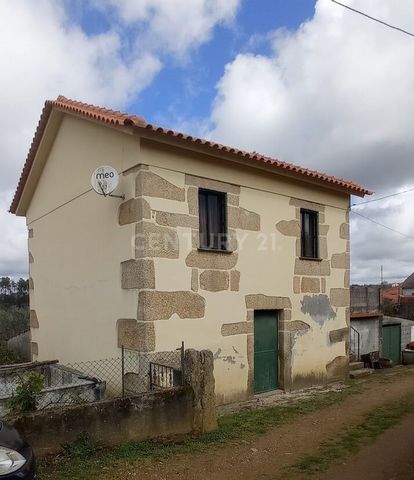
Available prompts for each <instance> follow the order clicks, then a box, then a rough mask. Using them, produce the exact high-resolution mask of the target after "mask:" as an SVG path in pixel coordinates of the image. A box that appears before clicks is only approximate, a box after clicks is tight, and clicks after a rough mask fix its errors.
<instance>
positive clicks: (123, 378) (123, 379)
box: [121, 345, 125, 398]
mask: <svg viewBox="0 0 414 480" xmlns="http://www.w3.org/2000/svg"><path fill="white" fill-rule="evenodd" d="M121 350H122V357H121V375H122V379H121V383H122V398H124V397H125V348H124V346H123V345H122V347H121Z"/></svg>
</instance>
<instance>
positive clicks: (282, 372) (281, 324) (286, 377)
mask: <svg viewBox="0 0 414 480" xmlns="http://www.w3.org/2000/svg"><path fill="white" fill-rule="evenodd" d="M260 307H261V305H258V308H250V309H249V311H250V313H249V312H248V322H249V323H250V325H251V328H250V329H249V330H248V332H249V333H248V335H247V361H248V367H249V370H248V379H247V395H248V396H253V395H255V388H254V326H253V320H254V311H256V310H262V311H266V310H267V311H268V310H270V311H276V312H277V314H278V334H279V335H278V337H279V338H278V387H277V389H278V390H285V391H289V390H291V387H292V368H291V366H292V345H291V335H290V331H289V330H288V329H286V328H285V325H286V322H289V321H290V320H291V315H292V314H291V309H290V308H263V307H262V308H260Z"/></svg>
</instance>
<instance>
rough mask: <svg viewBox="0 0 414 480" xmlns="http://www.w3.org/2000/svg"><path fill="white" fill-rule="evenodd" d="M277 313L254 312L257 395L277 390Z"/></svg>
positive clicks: (255, 386)
mask: <svg viewBox="0 0 414 480" xmlns="http://www.w3.org/2000/svg"><path fill="white" fill-rule="evenodd" d="M277 337H278V331H277V312H276V311H274V310H268V311H261V310H258V311H255V312H254V390H255V393H259V392H266V391H268V390H274V389H276V388H277V379H278V348H277V346H278V339H277Z"/></svg>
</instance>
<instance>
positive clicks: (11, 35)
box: [0, 0, 414, 283]
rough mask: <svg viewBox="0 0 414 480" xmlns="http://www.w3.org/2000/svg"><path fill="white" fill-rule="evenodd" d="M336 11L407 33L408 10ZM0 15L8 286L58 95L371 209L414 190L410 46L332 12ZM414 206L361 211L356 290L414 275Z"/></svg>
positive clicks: (3, 255)
mask: <svg viewBox="0 0 414 480" xmlns="http://www.w3.org/2000/svg"><path fill="white" fill-rule="evenodd" d="M343 3H346V4H347V5H349V6H352V7H353V8H357V9H360V10H363V11H364V12H366V13H368V14H370V15H373V16H375V17H378V18H380V19H382V20H384V21H386V22H388V23H391V24H394V25H397V26H399V27H401V28H404V29H406V30H409V31H412V32H414V5H413V3H412V1H411V0H399V1H398V2H390V1H389V0H344V1H343ZM0 19H1V20H0V21H1V24H2V26H1V28H0V62H1V64H2V75H0V232H1V235H0V276H4V275H11V276H14V277H19V276H24V277H26V276H27V274H28V260H27V230H26V226H25V221H24V219H22V218H17V217H15V216H13V215H11V214H10V213H8V208H9V206H10V202H11V199H12V197H13V193H14V190H15V187H16V185H17V181H18V178H19V175H20V172H21V169H22V166H23V164H24V161H25V157H26V154H27V151H28V149H29V146H30V143H31V140H32V138H33V134H34V131H35V128H36V125H37V122H38V119H39V116H40V112H41V109H42V107H43V104H44V101H45V100H46V99H49V98H56V97H57V95H59V94H63V95H65V96H66V97H69V98H74V99H77V100H80V101H85V102H88V103H94V104H97V105H101V106H106V107H111V108H115V109H121V110H124V111H128V112H129V113H135V114H138V115H141V116H144V117H145V119H146V120H147V121H149V122H151V123H157V124H160V125H162V126H166V127H169V128H174V129H177V130H180V131H184V132H186V133H190V134H194V135H198V136H202V137H205V138H209V139H212V140H215V141H218V142H220V143H224V144H227V145H231V146H234V147H239V148H242V149H246V150H250V151H253V150H254V151H258V152H260V153H264V154H267V155H270V156H273V157H276V158H279V159H281V160H285V161H287V162H291V163H296V164H299V165H302V166H304V167H309V168H313V169H317V170H320V171H323V172H328V173H329V174H333V175H338V176H341V177H344V178H349V179H352V180H353V181H355V182H358V183H361V184H362V185H363V186H365V187H367V188H370V189H372V190H374V191H375V192H376V193H375V195H374V196H373V197H371V198H370V199H369V200H372V199H377V198H380V197H382V196H386V195H390V194H394V193H399V192H405V191H406V190H410V189H412V188H414V161H413V154H414V135H413V134H412V125H413V124H414V69H413V68H412V65H413V60H414V38H412V37H410V36H407V35H404V34H402V33H401V32H397V31H395V30H392V29H389V28H386V27H384V26H383V25H379V24H378V23H375V22H372V21H370V20H368V19H367V18H364V17H362V16H359V15H356V14H355V13H352V12H350V11H348V10H346V9H344V8H343V7H340V6H338V5H336V4H335V3H333V2H332V1H331V0H318V1H315V0H37V1H36V2H33V1H32V0H16V1H13V2H12V1H10V0H0ZM365 200H368V199H365ZM361 201H364V200H361V199H358V198H355V199H353V203H358V202H361ZM413 207H414V191H413V192H407V193H401V194H399V195H396V196H393V197H390V198H388V199H385V200H380V201H375V202H370V203H364V204H361V205H359V206H355V207H353V209H352V210H353V211H354V212H356V213H351V239H352V241H351V262H352V269H351V277H352V282H353V283H371V282H379V280H380V267H381V265H383V268H384V278H385V280H386V281H389V282H396V281H400V280H403V279H404V278H405V277H407V276H408V275H409V274H411V273H412V272H413V271H414V255H413V253H414V222H413V215H412V213H411V212H412V211H413ZM358 214H360V215H363V216H364V217H369V218H370V219H371V220H373V221H370V220H367V219H366V218H363V217H362V216H360V215H358ZM374 222H376V223H374ZM378 223H380V224H382V225H385V226H386V227H388V228H384V227H383V226H380V225H378Z"/></svg>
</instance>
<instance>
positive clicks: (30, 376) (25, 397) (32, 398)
mask: <svg viewBox="0 0 414 480" xmlns="http://www.w3.org/2000/svg"><path fill="white" fill-rule="evenodd" d="M18 382H19V385H18V386H17V387H16V391H15V393H14V395H13V397H12V398H11V399H10V400H9V401H8V403H7V407H8V408H9V410H10V413H12V414H19V413H23V412H34V411H35V410H36V409H37V399H36V397H37V395H39V393H40V392H41V391H42V390H43V388H44V386H45V378H44V376H43V375H41V374H40V373H37V372H29V373H26V374H24V375H22V376H19V377H18Z"/></svg>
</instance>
